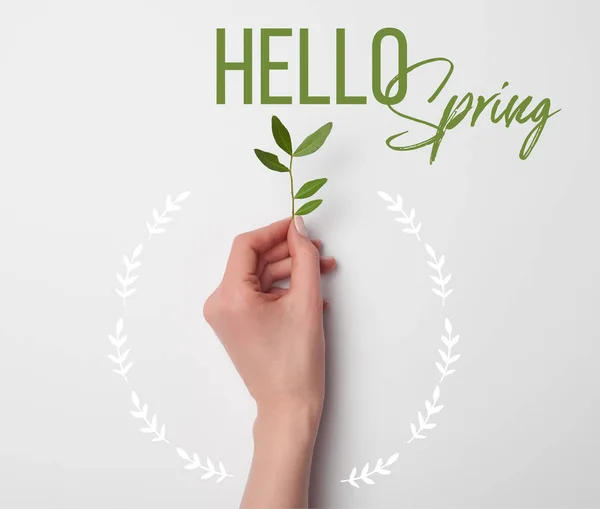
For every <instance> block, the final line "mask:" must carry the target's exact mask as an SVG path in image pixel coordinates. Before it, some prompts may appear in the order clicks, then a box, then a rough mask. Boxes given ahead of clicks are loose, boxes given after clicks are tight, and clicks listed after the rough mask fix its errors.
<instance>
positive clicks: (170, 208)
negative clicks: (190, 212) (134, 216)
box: [146, 191, 191, 240]
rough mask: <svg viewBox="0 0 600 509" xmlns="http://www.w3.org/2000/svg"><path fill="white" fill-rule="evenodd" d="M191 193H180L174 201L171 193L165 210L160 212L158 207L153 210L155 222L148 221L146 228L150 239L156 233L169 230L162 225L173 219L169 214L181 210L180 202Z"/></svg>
mask: <svg viewBox="0 0 600 509" xmlns="http://www.w3.org/2000/svg"><path fill="white" fill-rule="evenodd" d="M190 194H191V192H190V191H185V192H183V193H181V194H179V195H178V196H177V197H176V198H175V201H173V198H172V197H171V195H170V194H169V195H168V196H167V198H166V200H165V210H163V212H162V213H161V214H159V213H158V210H156V209H153V210H152V218H153V219H154V224H150V223H149V222H148V223H146V229H147V230H148V240H150V239H151V238H152V237H153V236H154V235H159V234H161V233H165V232H166V231H167V230H166V229H165V228H163V227H161V225H164V224H167V223H170V222H171V221H173V218H172V217H169V216H168V214H170V213H172V212H177V211H178V210H181V207H180V206H179V204H180V203H181V202H183V201H185V200H186V199H187V198H188V196H189V195H190Z"/></svg>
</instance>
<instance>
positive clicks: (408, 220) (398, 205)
mask: <svg viewBox="0 0 600 509" xmlns="http://www.w3.org/2000/svg"><path fill="white" fill-rule="evenodd" d="M377 194H379V197H380V198H381V199H382V200H385V201H386V202H388V203H391V205H389V206H388V208H387V209H388V210H391V211H392V212H400V214H402V216H401V217H397V218H396V219H395V220H396V221H398V222H399V223H402V224H406V225H408V226H410V228H404V229H403V230H402V231H403V232H404V233H408V234H410V235H415V236H416V237H417V240H418V241H419V242H421V237H420V235H419V233H420V232H421V226H422V225H423V223H421V222H419V223H418V224H417V225H416V226H415V215H416V212H415V209H410V212H409V213H408V214H407V213H406V212H404V209H403V208H402V196H400V195H399V194H398V195H396V201H394V199H393V198H392V197H391V196H390V195H389V194H387V193H384V192H383V191H378V193H377Z"/></svg>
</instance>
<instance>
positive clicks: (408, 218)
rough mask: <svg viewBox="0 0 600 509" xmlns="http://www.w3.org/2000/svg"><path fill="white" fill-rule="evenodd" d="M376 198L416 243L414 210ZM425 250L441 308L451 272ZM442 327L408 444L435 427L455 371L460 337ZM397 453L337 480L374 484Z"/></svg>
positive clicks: (441, 259) (447, 324) (449, 326)
mask: <svg viewBox="0 0 600 509" xmlns="http://www.w3.org/2000/svg"><path fill="white" fill-rule="evenodd" d="M378 195H379V197H380V198H381V199H382V200H384V201H385V202H387V203H388V204H389V205H388V207H387V209H388V210H389V211H391V212H398V213H399V214H400V216H399V217H396V218H395V220H396V221H398V222H399V223H401V224H404V225H406V227H405V228H403V230H402V231H403V232H404V233H407V234H409V235H413V236H414V237H415V238H416V239H417V242H419V243H420V242H421V235H420V234H421V227H422V223H421V222H418V223H415V217H416V212H415V209H411V210H410V212H409V213H408V214H407V213H406V212H405V211H404V208H403V202H402V197H401V196H400V195H399V194H398V195H396V200H394V199H393V198H392V197H391V196H390V195H389V194H387V193H384V192H383V191H379V192H378ZM425 252H426V254H427V255H428V256H429V257H430V258H431V260H428V261H427V264H428V265H429V266H430V267H431V268H432V269H433V270H434V271H435V272H436V275H434V276H429V277H430V278H431V279H432V281H433V282H434V283H435V284H436V285H437V286H438V287H439V288H438V287H436V288H432V292H433V293H434V294H435V295H436V296H437V297H439V298H440V299H441V304H442V307H445V305H446V299H447V298H448V297H449V296H450V294H451V293H452V291H453V290H452V289H450V288H448V284H449V283H450V279H451V278H452V274H447V275H444V273H443V268H444V266H445V263H446V259H445V257H444V255H441V256H440V257H439V258H438V256H437V255H436V253H435V251H434V249H433V248H432V247H431V246H430V245H429V244H425ZM444 329H445V331H446V335H445V336H444V335H442V343H443V344H444V345H445V347H446V351H444V350H442V349H439V350H438V351H439V353H440V356H441V358H442V361H443V364H442V363H440V362H436V363H435V366H436V368H437V369H438V371H439V372H440V373H441V378H440V380H439V381H438V383H437V384H436V386H435V388H434V389H433V394H432V398H431V401H429V400H426V401H425V410H426V415H425V417H424V416H423V413H422V412H421V411H420V410H419V411H418V413H417V422H418V427H417V425H416V424H415V423H410V432H411V436H410V438H409V439H408V440H407V443H411V442H412V441H413V440H422V439H424V438H426V435H425V434H424V433H425V432H426V431H429V430H432V429H433V428H435V427H436V424H435V423H434V422H431V421H432V417H433V416H434V415H435V414H437V413H439V412H441V411H442V409H443V408H444V405H438V401H439V399H440V385H441V384H442V382H443V381H444V380H445V378H446V377H447V376H449V375H451V374H452V373H454V372H455V370H454V369H450V365H452V364H454V363H455V362H456V361H457V360H458V359H459V358H460V355H459V354H456V355H452V348H453V347H454V346H455V345H456V344H457V343H458V341H459V339H460V336H459V335H456V336H452V323H451V322H450V320H449V319H448V318H446V319H445V320H444ZM399 456H400V455H399V453H397V452H396V453H394V454H393V455H392V456H390V457H389V459H388V460H387V461H386V462H385V463H384V462H383V458H379V459H378V460H377V462H376V463H375V467H374V468H373V469H372V470H370V464H369V463H366V464H365V465H364V466H363V467H362V469H361V471H360V474H358V468H357V467H354V468H353V469H352V471H351V472H350V475H349V476H348V478H346V479H342V480H341V481H340V482H343V483H348V484H349V485H350V486H354V487H355V488H360V484H359V483H358V481H361V482H362V483H364V484H366V485H372V484H375V481H374V480H373V476H374V475H376V474H379V475H389V474H391V470H389V469H388V468H387V467H389V466H390V465H392V464H393V463H395V462H396V461H397V460H398V458H399Z"/></svg>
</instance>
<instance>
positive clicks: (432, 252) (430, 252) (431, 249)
mask: <svg viewBox="0 0 600 509" xmlns="http://www.w3.org/2000/svg"><path fill="white" fill-rule="evenodd" d="M425 251H427V254H428V255H429V256H431V257H432V258H434V259H435V251H434V250H433V248H432V247H431V246H430V245H429V244H425Z"/></svg>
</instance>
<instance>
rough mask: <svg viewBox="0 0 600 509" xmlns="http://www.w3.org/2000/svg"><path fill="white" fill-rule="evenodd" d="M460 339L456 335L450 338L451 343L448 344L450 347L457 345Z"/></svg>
mask: <svg viewBox="0 0 600 509" xmlns="http://www.w3.org/2000/svg"><path fill="white" fill-rule="evenodd" d="M459 339H460V334H457V335H456V336H454V337H453V338H452V341H451V342H450V345H451V346H454V345H455V344H456V343H458V340H459Z"/></svg>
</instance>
